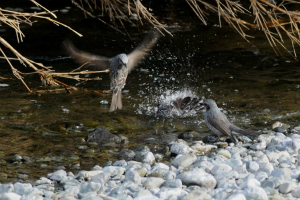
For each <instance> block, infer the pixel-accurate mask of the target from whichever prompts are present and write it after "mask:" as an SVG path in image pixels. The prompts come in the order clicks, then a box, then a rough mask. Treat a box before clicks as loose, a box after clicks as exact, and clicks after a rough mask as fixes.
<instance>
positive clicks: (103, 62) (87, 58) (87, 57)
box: [64, 40, 109, 70]
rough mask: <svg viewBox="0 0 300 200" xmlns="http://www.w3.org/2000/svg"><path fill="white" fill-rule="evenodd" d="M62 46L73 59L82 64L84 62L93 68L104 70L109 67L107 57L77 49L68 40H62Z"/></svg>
mask: <svg viewBox="0 0 300 200" xmlns="http://www.w3.org/2000/svg"><path fill="white" fill-rule="evenodd" d="M64 47H65V49H66V50H67V51H68V52H69V54H70V55H71V56H72V57H73V58H75V60H76V61H77V62H78V63H79V64H81V65H83V64H86V65H87V66H89V67H90V68H92V69H94V70H105V69H108V68H109V58H107V57H104V56H98V55H93V54H90V53H87V52H85V51H81V50H79V49H77V48H76V47H75V46H74V45H73V44H72V43H71V42H70V41H68V40H66V41H64Z"/></svg>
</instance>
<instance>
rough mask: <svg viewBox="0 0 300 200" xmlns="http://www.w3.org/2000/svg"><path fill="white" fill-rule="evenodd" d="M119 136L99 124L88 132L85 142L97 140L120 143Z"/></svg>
mask: <svg viewBox="0 0 300 200" xmlns="http://www.w3.org/2000/svg"><path fill="white" fill-rule="evenodd" d="M121 141H122V139H121V137H119V136H117V135H114V134H112V133H110V130H108V129H107V128H105V127H103V126H100V127H98V128H96V129H95V130H94V131H92V132H91V133H89V135H88V136H87V142H97V143H106V142H114V143H121Z"/></svg>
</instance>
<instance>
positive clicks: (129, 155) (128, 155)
mask: <svg viewBox="0 0 300 200" xmlns="http://www.w3.org/2000/svg"><path fill="white" fill-rule="evenodd" d="M119 156H120V158H121V159H124V160H126V161H130V160H133V159H134V156H135V153H134V151H132V150H129V149H123V150H122V151H121V152H120V153H119Z"/></svg>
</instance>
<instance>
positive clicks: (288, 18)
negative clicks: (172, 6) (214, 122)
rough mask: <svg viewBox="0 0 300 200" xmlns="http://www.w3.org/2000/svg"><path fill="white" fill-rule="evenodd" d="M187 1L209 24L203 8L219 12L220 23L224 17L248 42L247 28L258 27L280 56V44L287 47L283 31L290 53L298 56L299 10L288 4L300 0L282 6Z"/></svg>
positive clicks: (257, 0) (264, 0)
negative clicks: (288, 43) (287, 5)
mask: <svg viewBox="0 0 300 200" xmlns="http://www.w3.org/2000/svg"><path fill="white" fill-rule="evenodd" d="M186 2H187V3H188V4H189V5H190V6H191V8H192V9H193V11H194V12H195V13H196V15H197V16H198V17H199V19H200V20H201V21H202V22H203V23H204V24H206V23H207V22H206V18H207V13H206V12H205V11H204V9H205V10H208V11H210V12H213V13H217V14H218V16H219V17H220V18H219V24H220V26H221V18H222V19H224V20H225V21H226V22H227V23H228V24H229V25H230V26H232V27H233V28H234V29H235V30H236V31H237V32H238V33H239V34H240V35H241V36H242V37H243V38H244V39H245V40H246V41H248V42H249V40H248V38H249V37H251V36H250V35H247V34H246V33H245V31H246V30H248V29H250V28H255V29H257V30H259V31H263V33H264V34H265V36H266V38H267V40H268V42H269V44H270V45H271V47H272V48H273V50H274V51H275V53H276V54H277V55H278V54H280V49H279V47H282V48H283V49H285V50H287V48H286V46H285V44H284V39H283V38H284V37H283V34H284V35H286V36H288V38H289V40H290V41H291V44H292V48H293V54H291V55H292V56H293V57H294V58H297V54H296V50H295V45H297V46H300V40H299V38H300V34H299V33H300V31H299V27H298V25H299V23H300V11H289V10H288V9H287V8H286V7H285V5H286V4H300V2H299V1H293V0H283V1H281V3H280V4H279V5H275V4H273V3H270V1H268V0H250V4H251V5H250V8H249V9H247V8H246V7H245V6H244V5H242V3H241V2H239V1H232V0H222V1H221V0H215V1H204V0H186ZM290 7H291V5H290ZM246 15H247V16H246ZM249 15H251V16H253V17H254V23H251V22H248V21H246V17H247V19H249V17H248V16H249ZM243 18H245V19H243ZM287 52H289V51H287ZM289 53H290V52H289Z"/></svg>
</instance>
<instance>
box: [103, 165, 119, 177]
mask: <svg viewBox="0 0 300 200" xmlns="http://www.w3.org/2000/svg"><path fill="white" fill-rule="evenodd" d="M102 170H103V172H105V173H110V175H111V176H120V175H123V174H124V172H125V168H124V167H118V166H107V167H104V168H103V169H102Z"/></svg>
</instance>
